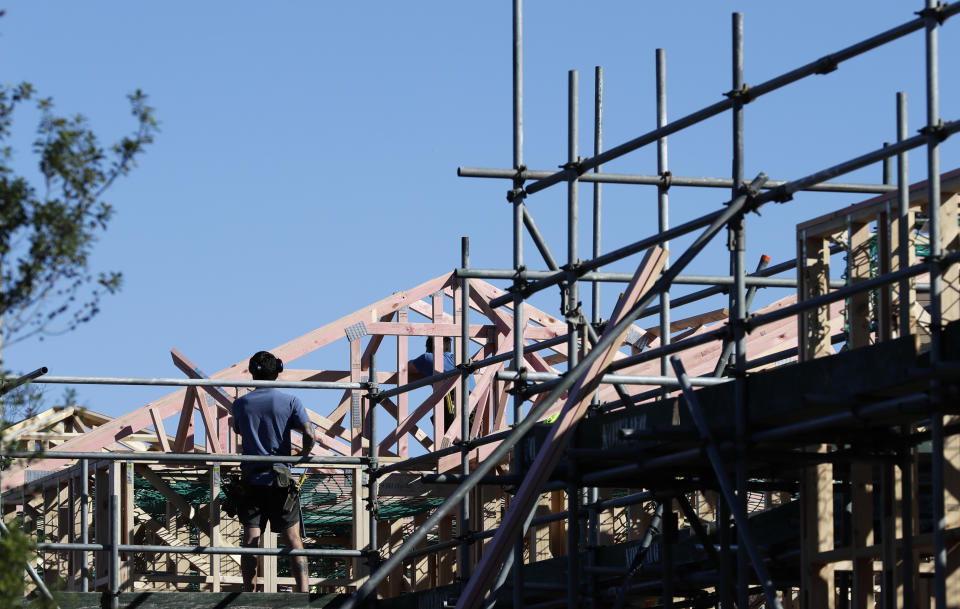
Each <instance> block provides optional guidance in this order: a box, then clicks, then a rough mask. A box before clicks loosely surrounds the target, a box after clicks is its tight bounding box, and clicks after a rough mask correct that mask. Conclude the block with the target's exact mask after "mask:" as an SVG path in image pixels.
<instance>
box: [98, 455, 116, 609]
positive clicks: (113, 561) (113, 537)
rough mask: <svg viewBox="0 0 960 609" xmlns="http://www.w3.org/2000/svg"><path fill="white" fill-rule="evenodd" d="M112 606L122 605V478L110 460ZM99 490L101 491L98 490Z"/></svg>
mask: <svg viewBox="0 0 960 609" xmlns="http://www.w3.org/2000/svg"><path fill="white" fill-rule="evenodd" d="M109 471H110V475H109V478H108V479H109V483H110V514H109V516H110V574H109V585H110V607H111V608H112V609H117V608H118V607H119V606H120V495H119V494H118V493H117V488H118V487H119V485H120V480H119V479H118V478H117V462H116V461H115V460H111V461H110V470H109ZM98 492H99V491H98Z"/></svg>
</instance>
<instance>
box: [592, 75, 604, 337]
mask: <svg viewBox="0 0 960 609" xmlns="http://www.w3.org/2000/svg"><path fill="white" fill-rule="evenodd" d="M601 152H603V67H602V66H596V67H595V68H594V87H593V156H599V155H600V153H601ZM602 169H603V166H602V165H597V166H596V167H594V168H593V173H600V171H601V170H602ZM602 220H603V190H602V184H601V183H600V182H594V183H593V257H594V258H599V257H600V246H601V241H602V236H603V235H602V233H601V226H602ZM597 270H598V271H599V270H600V269H597ZM590 289H591V294H592V299H591V303H590V321H592V322H593V323H599V322H600V282H599V281H594V282H593V283H592V284H591V288H590Z"/></svg>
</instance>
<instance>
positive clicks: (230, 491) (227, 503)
mask: <svg viewBox="0 0 960 609" xmlns="http://www.w3.org/2000/svg"><path fill="white" fill-rule="evenodd" d="M264 471H272V472H273V484H272V485H271V486H273V487H274V488H279V489H285V490H286V491H287V492H286V497H285V498H284V501H283V510H284V511H285V512H289V511H290V510H292V509H293V506H294V504H295V502H296V500H297V496H298V495H299V493H300V487H299V486H298V485H297V482H296V480H294V479H293V474H291V473H290V468H289V467H287V466H285V465H272V466H270V465H267V466H263V467H258V468H254V469H252V470H249V471H248V472H244V473H243V474H229V475H227V476H225V477H224V481H223V484H222V487H221V488H222V490H223V496H224V499H223V501H222V502H221V506H222V507H223V511H224V513H225V514H227V516H236V515H237V514H238V511H239V509H240V506H242V505H244V504H246V503H247V502H248V501H250V500H252V499H253V498H254V496H255V495H256V488H255V487H253V486H252V485H250V484H248V482H247V478H248V477H249V476H250V475H252V474H256V473H260V472H264Z"/></svg>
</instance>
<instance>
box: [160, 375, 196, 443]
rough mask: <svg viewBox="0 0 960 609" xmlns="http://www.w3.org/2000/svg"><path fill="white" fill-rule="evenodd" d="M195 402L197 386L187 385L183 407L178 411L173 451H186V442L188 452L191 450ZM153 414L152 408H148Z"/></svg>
mask: <svg viewBox="0 0 960 609" xmlns="http://www.w3.org/2000/svg"><path fill="white" fill-rule="evenodd" d="M196 403H197V388H196V387H187V390H186V392H185V393H184V397H183V408H182V410H181V411H180V423H179V424H178V425H177V437H176V439H175V440H174V441H173V452H177V453H183V452H187V444H190V452H193V449H194V446H193V409H194V406H195V405H196ZM150 412H151V415H150V416H154V415H153V414H152V413H153V410H150Z"/></svg>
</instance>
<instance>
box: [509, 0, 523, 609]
mask: <svg viewBox="0 0 960 609" xmlns="http://www.w3.org/2000/svg"><path fill="white" fill-rule="evenodd" d="M513 168H514V170H515V171H516V172H517V178H516V179H515V180H514V184H513V188H514V192H515V193H516V192H517V191H518V190H519V189H520V188H521V187H522V185H523V180H522V179H521V177H520V173H521V172H522V171H523V0H513ZM513 269H514V272H515V273H516V277H515V280H514V281H515V283H514V286H515V287H517V288H519V287H520V286H521V284H522V282H523V277H522V276H521V273H522V271H523V197H522V196H520V195H519V194H518V195H517V196H515V197H514V200H513ZM513 368H514V370H515V371H516V372H517V373H521V372H523V370H524V365H523V294H522V293H521V292H520V290H519V289H518V290H515V291H514V293H513ZM517 388H518V389H520V388H521V387H520V383H518V384H517ZM523 400H524V396H523V392H522V391H517V392H516V393H514V396H513V423H514V425H516V424H519V423H520V420H521V419H522V418H523ZM510 470H511V472H512V473H514V474H520V473H521V472H520V448H519V446H518V447H517V448H516V449H514V451H513V463H512V464H511V466H510ZM513 606H514V607H515V608H516V609H522V607H523V537H522V536H521V537H519V538H518V539H517V540H516V541H515V542H514V545H513Z"/></svg>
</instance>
